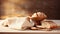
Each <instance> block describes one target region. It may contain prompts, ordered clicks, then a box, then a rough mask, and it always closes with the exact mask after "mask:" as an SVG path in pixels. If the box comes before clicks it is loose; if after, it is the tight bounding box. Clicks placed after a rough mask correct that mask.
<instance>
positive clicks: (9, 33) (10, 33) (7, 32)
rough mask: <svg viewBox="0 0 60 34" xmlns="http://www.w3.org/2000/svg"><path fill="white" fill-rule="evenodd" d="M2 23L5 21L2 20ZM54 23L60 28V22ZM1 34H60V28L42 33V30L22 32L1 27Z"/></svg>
mask: <svg viewBox="0 0 60 34" xmlns="http://www.w3.org/2000/svg"><path fill="white" fill-rule="evenodd" d="M1 21H3V20H0V22H1ZM52 21H54V22H55V23H56V24H58V26H60V20H52ZM0 34H60V28H59V29H55V30H52V31H40V30H25V31H21V30H14V29H9V28H8V27H3V26H0Z"/></svg>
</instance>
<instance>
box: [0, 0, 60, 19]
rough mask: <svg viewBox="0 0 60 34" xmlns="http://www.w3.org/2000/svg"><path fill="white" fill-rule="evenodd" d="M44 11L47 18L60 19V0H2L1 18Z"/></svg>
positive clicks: (0, 7) (0, 2)
mask: <svg viewBox="0 0 60 34" xmlns="http://www.w3.org/2000/svg"><path fill="white" fill-rule="evenodd" d="M35 12H44V13H45V14H46V15H47V16H48V18H47V19H60V0H0V19H5V18H7V17H13V16H19V17H20V16H28V15H32V14H33V13H35Z"/></svg>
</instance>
